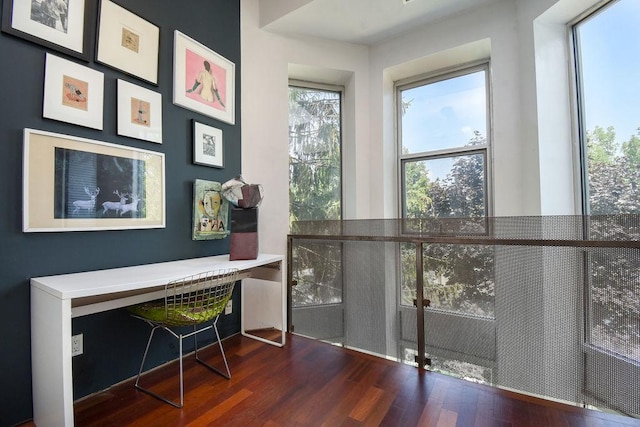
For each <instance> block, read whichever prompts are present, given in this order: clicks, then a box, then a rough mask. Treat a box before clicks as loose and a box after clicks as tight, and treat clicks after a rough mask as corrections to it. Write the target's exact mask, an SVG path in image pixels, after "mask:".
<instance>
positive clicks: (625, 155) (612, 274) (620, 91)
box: [574, 0, 640, 361]
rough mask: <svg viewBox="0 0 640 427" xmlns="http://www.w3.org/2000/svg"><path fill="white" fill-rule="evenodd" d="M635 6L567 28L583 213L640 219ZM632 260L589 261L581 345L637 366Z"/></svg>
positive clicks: (639, 288) (629, 1) (638, 285)
mask: <svg viewBox="0 0 640 427" xmlns="http://www.w3.org/2000/svg"><path fill="white" fill-rule="evenodd" d="M638 22H640V2H638V1H636V0H620V1H617V2H611V3H609V4H608V5H607V6H605V7H603V8H602V9H600V10H599V11H598V12H596V13H594V14H593V15H591V16H589V17H588V18H587V19H585V20H583V21H582V22H580V23H578V24H577V25H576V26H575V27H574V35H575V43H576V46H577V47H578V49H577V67H578V72H577V75H578V76H579V80H578V88H579V91H580V93H579V95H580V100H581V102H580V104H579V105H580V111H579V113H580V127H581V129H580V130H581V135H582V141H581V148H582V153H583V161H584V166H585V168H586V173H585V174H584V178H585V179H584V182H583V191H584V201H585V203H584V209H585V213H587V214H591V215H600V214H619V213H622V214H624V213H636V214H637V213H640V191H638V190H639V189H638V185H639V184H640V104H638V99H640V79H638V69H639V68H640V51H639V50H638V48H637V47H638V46H639V45H640V27H638ZM632 255H633V254H631V253H628V254H627V253H618V254H615V253H604V252H603V253H599V252H595V253H592V254H589V257H588V270H587V271H588V275H589V281H588V285H589V310H588V313H587V319H588V334H587V342H588V343H590V344H592V345H593V346H595V347H597V348H600V349H603V350H606V351H608V352H612V353H616V354H619V355H622V356H625V357H628V358H631V359H634V360H636V361H638V360H640V329H639V325H638V318H639V313H640V311H639V309H638V307H639V302H640V278H639V277H637V274H636V273H635V272H636V271H637V270H638V261H637V259H636V258H637V257H636V256H635V255H633V256H632Z"/></svg>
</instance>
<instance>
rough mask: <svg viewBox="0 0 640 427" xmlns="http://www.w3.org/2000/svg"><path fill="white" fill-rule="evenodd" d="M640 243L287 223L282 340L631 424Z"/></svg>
mask: <svg viewBox="0 0 640 427" xmlns="http://www.w3.org/2000/svg"><path fill="white" fill-rule="evenodd" d="M639 237H640V216H638V215H614V216H591V217H587V216H553V217H498V218H483V219H459V220H458V219H446V220H437V219H429V220H345V221H308V222H298V223H294V224H293V225H292V231H291V234H290V236H289V251H290V253H289V260H290V271H289V279H290V283H291V284H297V286H292V292H291V300H290V310H291V313H290V314H291V315H290V330H293V332H294V333H300V334H303V335H307V336H311V337H315V338H318V339H323V340H326V341H330V342H334V343H339V344H341V345H344V346H347V347H350V348H355V349H359V350H362V351H365V352H370V353H374V354H377V355H380V356H383V357H387V358H392V359H396V360H398V361H402V362H405V363H412V364H415V365H417V366H425V367H427V368H428V369H433V370H438V371H442V372H447V373H451V374H454V375H457V376H459V377H462V378H466V379H470V380H473V381H480V382H485V383H488V384H492V385H495V386H499V387H504V388H509V389H514V390H518V391H522V392H526V393H530V394H535V395H539V396H544V397H548V398H552V399H557V400H561V401H565V402H571V403H574V404H578V405H584V404H587V405H593V406H596V407H599V408H605V409H611V410H616V411H619V412H622V413H625V414H628V415H636V416H637V414H640V391H639V390H638V388H637V384H640V239H639ZM418 307H421V308H422V309H418Z"/></svg>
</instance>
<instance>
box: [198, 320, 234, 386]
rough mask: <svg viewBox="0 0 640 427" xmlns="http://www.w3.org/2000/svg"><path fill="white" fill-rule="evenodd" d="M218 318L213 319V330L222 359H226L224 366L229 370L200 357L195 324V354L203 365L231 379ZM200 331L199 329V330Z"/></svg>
mask: <svg viewBox="0 0 640 427" xmlns="http://www.w3.org/2000/svg"><path fill="white" fill-rule="evenodd" d="M217 324H218V318H217V317H216V318H215V320H214V321H213V330H214V331H215V333H216V339H217V340H218V347H220V353H221V354H222V360H223V361H224V367H225V369H226V370H227V372H226V373H225V372H223V371H221V370H219V369H217V368H214V367H213V366H211V365H209V364H208V363H207V362H205V361H204V360H202V359H200V358H199V357H198V336H197V332H196V327H195V325H194V326H193V339H194V340H195V344H196V350H195V354H196V360H197V361H198V362H200V363H201V364H202V365H204V366H206V367H207V368H209V369H211V370H212V371H213V372H216V373H218V374H220V375H222V376H223V377H225V378H226V379H228V380H229V379H231V371H229V365H228V364H227V357H226V356H225V354H224V348H222V341H221V340H220V334H219V333H218V326H217ZM198 332H199V331H198Z"/></svg>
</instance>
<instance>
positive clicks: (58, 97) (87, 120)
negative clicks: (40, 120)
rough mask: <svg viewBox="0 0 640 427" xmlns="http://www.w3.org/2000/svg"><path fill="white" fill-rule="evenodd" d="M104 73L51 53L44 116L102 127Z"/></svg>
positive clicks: (48, 63) (46, 68)
mask: <svg viewBox="0 0 640 427" xmlns="http://www.w3.org/2000/svg"><path fill="white" fill-rule="evenodd" d="M103 104H104V74H102V73H101V72H100V71H96V70H93V69H91V68H88V67H85V66H83V65H80V64H76V63H75V62H72V61H67V60H66V59H62V58H59V57H57V56H55V55H51V54H49V53H47V54H46V58H45V75H44V100H43V106H42V115H43V116H44V117H45V118H48V119H53V120H60V121H62V122H67V123H73V124H75V125H79V126H86V127H90V128H94V129H99V130H102V109H103Z"/></svg>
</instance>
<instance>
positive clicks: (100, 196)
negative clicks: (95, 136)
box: [22, 129, 165, 232]
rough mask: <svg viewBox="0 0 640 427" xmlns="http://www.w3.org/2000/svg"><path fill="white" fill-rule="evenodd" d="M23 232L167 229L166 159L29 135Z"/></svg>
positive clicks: (41, 134)
mask: <svg viewBox="0 0 640 427" xmlns="http://www.w3.org/2000/svg"><path fill="white" fill-rule="evenodd" d="M23 173H24V179H23V193H24V196H23V199H24V208H23V227H22V228H23V231H24V232H52V231H96V230H123V229H133V228H164V227H165V176H164V154H163V153H157V152H155V151H148V150H141V149H137V148H133V147H127V146H124V145H116V144H111V143H106V142H101V141H94V140H90V139H85V138H78V137H75V136H69V135H62V134H56V133H51V132H45V131H40V130H34V129H25V130H24V167H23Z"/></svg>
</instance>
